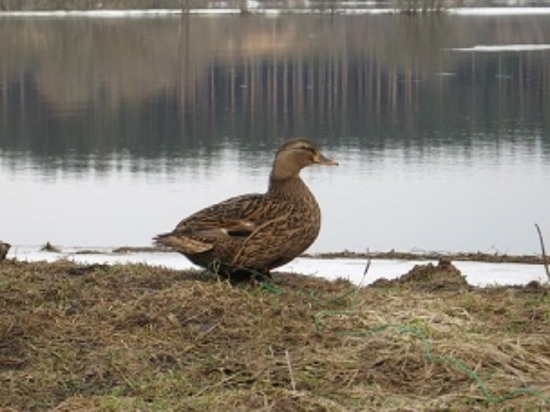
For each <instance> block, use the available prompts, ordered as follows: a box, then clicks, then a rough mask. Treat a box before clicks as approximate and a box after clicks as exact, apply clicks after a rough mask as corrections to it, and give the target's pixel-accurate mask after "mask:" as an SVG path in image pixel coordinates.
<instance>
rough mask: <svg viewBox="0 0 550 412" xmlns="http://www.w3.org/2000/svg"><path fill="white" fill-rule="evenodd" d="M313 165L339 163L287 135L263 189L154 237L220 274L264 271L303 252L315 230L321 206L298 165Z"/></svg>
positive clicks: (309, 243) (183, 222)
mask: <svg viewBox="0 0 550 412" xmlns="http://www.w3.org/2000/svg"><path fill="white" fill-rule="evenodd" d="M312 164H321V165H337V164H338V163H336V162H334V161H332V160H330V159H327V158H326V157H324V156H323V155H322V154H321V153H320V152H319V150H318V149H317V147H316V146H315V144H314V143H313V142H312V141H311V140H308V139H304V138H299V139H294V140H290V141H288V142H286V143H285V144H283V145H282V146H281V147H280V148H279V150H278V151H277V154H276V155H275V161H274V162H273V168H272V169H271V174H270V176H269V186H268V189H267V192H266V193H264V194H247V195H242V196H237V197H232V198H230V199H228V200H226V201H224V202H221V203H217V204H215V205H213V206H210V207H207V208H205V209H202V210H200V211H198V212H196V213H194V214H193V215H191V216H189V217H188V218H186V219H183V220H182V221H181V222H180V223H179V224H178V225H177V226H176V228H175V229H174V230H173V231H172V232H170V233H165V234H161V235H158V236H157V237H156V238H155V241H156V243H157V244H160V245H163V246H168V247H170V248H172V249H173V250H175V251H177V252H179V253H181V254H183V255H185V256H186V257H187V258H188V259H189V260H191V262H193V263H195V264H196V265H199V266H202V267H204V268H207V269H210V270H212V271H214V272H216V273H217V274H220V275H222V276H231V277H241V276H242V275H243V274H244V275H245V276H246V277H251V276H252V275H254V273H257V272H261V273H263V274H265V275H268V274H269V271H270V270H271V269H274V268H276V267H278V266H282V265H284V264H285V263H288V262H290V261H291V260H293V259H294V258H295V257H296V256H298V255H300V254H301V253H302V252H303V251H305V250H306V249H307V248H308V247H309V246H310V245H311V244H312V243H313V241H314V240H315V239H316V238H317V235H318V234H319V229H320V228H321V210H320V209H319V205H318V204H317V201H316V200H315V197H314V196H313V194H312V193H311V192H310V190H309V189H308V187H307V186H306V185H305V183H304V182H303V181H302V179H301V178H300V170H302V169H303V168H304V167H306V166H310V165H312Z"/></svg>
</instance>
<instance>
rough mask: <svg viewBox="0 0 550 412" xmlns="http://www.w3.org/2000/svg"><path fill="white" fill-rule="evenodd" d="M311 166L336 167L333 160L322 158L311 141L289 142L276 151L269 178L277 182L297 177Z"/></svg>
mask: <svg viewBox="0 0 550 412" xmlns="http://www.w3.org/2000/svg"><path fill="white" fill-rule="evenodd" d="M312 164H320V165H326V166H337V165H338V163H337V162H335V161H334V160H331V159H328V158H326V157H325V156H323V155H322V154H321V152H320V151H319V149H318V148H317V146H316V145H315V143H313V142H312V141H311V140H309V139H305V138H298V139H293V140H289V141H288V142H286V143H285V144H283V145H282V146H281V147H280V148H279V150H277V154H276V155H275V161H274V162H273V169H272V171H271V178H272V179H275V180H278V179H288V178H291V177H294V176H298V174H299V173H300V170H302V169H303V168H304V167H307V166H310V165H312Z"/></svg>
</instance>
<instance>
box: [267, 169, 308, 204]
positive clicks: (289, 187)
mask: <svg viewBox="0 0 550 412" xmlns="http://www.w3.org/2000/svg"><path fill="white" fill-rule="evenodd" d="M267 193H268V195H270V196H274V197H278V198H282V199H288V200H293V201H299V200H300V199H304V200H307V201H310V200H311V199H314V198H313V194H312V193H311V192H310V190H309V188H308V187H307V186H306V184H305V183H304V181H303V180H302V179H301V178H300V176H299V175H294V176H291V177H287V178H283V179H281V178H276V177H275V176H273V174H272V175H271V176H270V178H269V187H268V189H267Z"/></svg>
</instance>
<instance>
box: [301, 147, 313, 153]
mask: <svg viewBox="0 0 550 412" xmlns="http://www.w3.org/2000/svg"><path fill="white" fill-rule="evenodd" d="M300 149H302V150H307V151H308V152H311V153H315V149H314V148H313V147H311V146H301V147H300Z"/></svg>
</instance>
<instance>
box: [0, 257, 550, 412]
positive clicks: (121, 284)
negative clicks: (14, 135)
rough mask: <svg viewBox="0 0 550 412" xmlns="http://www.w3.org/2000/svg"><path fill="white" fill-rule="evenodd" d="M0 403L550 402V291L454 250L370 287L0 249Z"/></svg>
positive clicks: (276, 407) (455, 405)
mask: <svg viewBox="0 0 550 412" xmlns="http://www.w3.org/2000/svg"><path fill="white" fill-rule="evenodd" d="M0 310H1V312H0V411H3V412H4V411H45V410H51V411H213V410H234V411H250V410H256V411H370V410H373V411H472V410H473V411H476V410H478V411H481V410H492V411H511V410H514V411H522V410H525V411H532V410H550V295H549V289H548V287H546V286H544V285H540V284H538V283H532V284H529V285H528V286H526V287H506V288H497V287H493V288H486V289H478V288H475V287H472V286H470V285H468V284H467V282H466V281H465V279H464V277H462V275H461V274H460V272H459V271H458V270H457V269H456V268H455V267H454V266H453V265H452V264H451V263H450V262H448V261H441V262H440V263H439V264H437V265H433V264H429V265H423V266H416V267H415V268H414V269H412V270H411V272H409V273H408V274H403V276H401V277H400V278H398V279H396V280H394V281H387V280H379V281H377V282H375V283H374V284H373V285H370V286H368V287H355V286H353V285H351V284H350V283H348V282H347V281H343V280H342V281H336V282H330V281H326V280H322V279H317V278H313V277H306V276H301V275H297V274H290V273H275V274H274V276H273V282H272V283H271V284H263V285H261V284H250V283H243V284H237V285H231V284H229V283H228V282H224V281H219V280H217V279H216V278H215V277H214V276H212V275H209V274H205V273H203V272H199V271H185V272H182V271H175V270H170V269H166V268H159V267H151V266H146V265H114V266H107V265H87V266H86V265H78V264H75V263H72V262H70V261H58V262H56V263H24V262H19V261H15V260H9V259H8V260H6V261H4V262H2V263H1V264H0Z"/></svg>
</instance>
